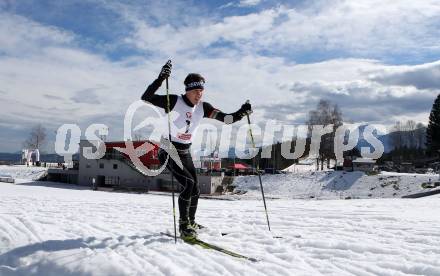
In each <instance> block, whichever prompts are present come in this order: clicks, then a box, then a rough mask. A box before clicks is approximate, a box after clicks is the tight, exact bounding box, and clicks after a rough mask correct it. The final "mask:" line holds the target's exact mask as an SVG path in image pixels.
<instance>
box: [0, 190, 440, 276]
mask: <svg viewBox="0 0 440 276" xmlns="http://www.w3.org/2000/svg"><path fill="white" fill-rule="evenodd" d="M41 185H45V186H41ZM51 186H54V187H51ZM63 187H64V188H63ZM68 187H70V189H69V188H68ZM74 187H75V186H64V185H53V184H51V183H44V182H38V183H33V182H28V183H26V182H22V183H21V184H19V185H14V184H8V183H0V275H2V276H4V275H5V276H7V275H57V276H58V275H440V216H439V215H438V214H439V211H440V198H439V197H430V198H423V199H415V200H413V199H365V200H362V199H361V200H324V201H323V200H318V201H316V200H313V201H310V200H292V199H290V200H287V199H281V200H269V201H268V208H269V215H270V220H271V226H272V231H273V233H270V232H269V231H268V230H267V225H266V221H265V217H264V212H263V207H262V202H261V201H259V200H236V201H221V200H200V204H199V206H200V207H199V213H198V214H199V216H198V218H199V222H200V223H202V224H204V225H206V226H208V227H209V228H210V230H208V231H205V232H204V233H202V234H200V236H201V238H202V239H205V240H207V241H210V242H213V243H215V244H217V245H220V246H224V247H226V248H228V249H230V250H234V251H236V252H238V253H241V254H244V255H249V256H251V257H255V258H258V259H260V261H259V262H257V263H252V262H249V261H246V260H240V259H235V258H233V257H230V256H226V255H223V254H221V253H219V252H215V251H209V250H206V249H202V248H200V247H196V246H191V245H188V244H185V243H182V242H180V241H179V242H178V243H177V244H174V241H173V239H171V238H168V237H166V236H164V235H161V234H160V232H161V231H166V230H172V225H173V224H172V215H171V198H170V197H169V196H162V195H151V194H124V193H108V192H93V191H89V190H84V189H83V190H79V189H74ZM222 231H224V232H230V233H231V234H230V235H227V236H221V235H220V233H221V232H222ZM272 235H277V236H278V235H279V236H282V237H283V238H282V239H275V238H273V237H272ZM298 235H301V237H298Z"/></svg>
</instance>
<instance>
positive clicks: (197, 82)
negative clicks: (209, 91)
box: [185, 81, 205, 91]
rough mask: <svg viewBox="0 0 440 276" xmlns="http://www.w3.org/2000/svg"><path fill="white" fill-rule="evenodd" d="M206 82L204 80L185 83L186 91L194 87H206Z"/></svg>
mask: <svg viewBox="0 0 440 276" xmlns="http://www.w3.org/2000/svg"><path fill="white" fill-rule="evenodd" d="M204 84H205V82H203V81H196V82H190V83H188V84H186V85H185V91H189V90H193V89H205V87H204V86H203V85H204Z"/></svg>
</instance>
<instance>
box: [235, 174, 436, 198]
mask: <svg viewBox="0 0 440 276" xmlns="http://www.w3.org/2000/svg"><path fill="white" fill-rule="evenodd" d="M262 181H263V185H264V192H265V193H266V194H268V195H270V196H273V197H277V198H301V199H308V198H316V199H345V198H400V197H402V196H405V195H409V194H414V193H420V192H427V191H431V190H432V189H424V188H423V187H422V184H423V183H430V182H431V183H434V182H438V181H440V179H439V175H438V174H437V175H429V174H407V173H388V172H383V173H381V174H378V175H365V174H364V173H363V172H358V171H357V172H343V171H319V172H300V173H288V174H275V175H271V174H266V175H263V176H262ZM233 185H236V186H237V190H243V191H247V193H246V194H244V195H243V196H241V197H245V198H246V197H248V198H259V197H261V192H260V182H259V180H258V177H257V176H250V177H249V176H245V177H237V178H236V179H235V180H234V183H233ZM434 189H439V188H434Z"/></svg>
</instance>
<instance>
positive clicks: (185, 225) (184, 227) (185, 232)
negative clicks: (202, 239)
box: [179, 220, 197, 241]
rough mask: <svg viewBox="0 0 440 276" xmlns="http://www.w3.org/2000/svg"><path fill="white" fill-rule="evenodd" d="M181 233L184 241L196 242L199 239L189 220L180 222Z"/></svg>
mask: <svg viewBox="0 0 440 276" xmlns="http://www.w3.org/2000/svg"><path fill="white" fill-rule="evenodd" d="M179 233H180V238H181V239H182V240H185V241H188V240H194V239H196V238H197V232H196V230H194V228H192V227H191V225H190V224H189V222H188V221H187V220H184V221H182V220H179Z"/></svg>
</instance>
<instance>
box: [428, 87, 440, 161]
mask: <svg viewBox="0 0 440 276" xmlns="http://www.w3.org/2000/svg"><path fill="white" fill-rule="evenodd" d="M426 146H427V147H428V150H429V151H430V152H431V153H438V152H439V150H440V94H439V95H438V96H437V99H436V100H435V102H434V104H433V106H432V110H431V114H430V115H429V124H428V129H427V130H426Z"/></svg>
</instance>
